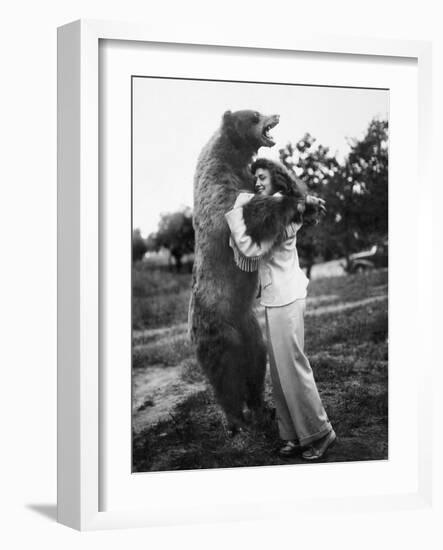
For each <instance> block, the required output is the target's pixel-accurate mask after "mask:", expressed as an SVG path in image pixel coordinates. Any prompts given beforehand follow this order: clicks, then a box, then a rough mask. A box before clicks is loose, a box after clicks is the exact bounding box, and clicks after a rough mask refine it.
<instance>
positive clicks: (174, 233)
mask: <svg viewBox="0 0 443 550" xmlns="http://www.w3.org/2000/svg"><path fill="white" fill-rule="evenodd" d="M155 241H156V245H157V246H158V247H159V248H161V247H164V248H167V249H168V250H169V253H170V255H171V257H173V258H174V260H175V265H176V267H177V271H179V270H180V269H181V267H182V258H183V256H184V255H185V254H190V253H191V252H193V251H194V242H195V237H194V228H193V226H192V212H191V209H190V208H185V209H184V210H181V211H178V212H171V213H166V214H162V216H161V218H160V222H159V225H158V231H157V234H156V239H155Z"/></svg>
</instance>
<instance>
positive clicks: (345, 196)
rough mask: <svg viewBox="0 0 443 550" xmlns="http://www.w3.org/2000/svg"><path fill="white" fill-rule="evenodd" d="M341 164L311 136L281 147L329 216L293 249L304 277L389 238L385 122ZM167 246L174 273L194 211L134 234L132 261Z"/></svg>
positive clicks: (187, 246) (355, 143)
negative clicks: (313, 269) (149, 231)
mask: <svg viewBox="0 0 443 550" xmlns="http://www.w3.org/2000/svg"><path fill="white" fill-rule="evenodd" d="M349 146H350V150H349V153H348V154H347V156H346V157H345V158H344V159H343V160H342V161H339V160H338V159H337V157H336V156H335V155H334V154H332V153H331V152H330V149H329V148H328V147H325V146H323V145H321V144H319V143H317V140H316V139H315V138H314V137H313V136H312V135H311V134H309V133H306V134H305V135H304V136H303V137H302V138H301V139H300V140H298V141H297V142H295V143H288V144H287V145H286V146H285V147H284V148H282V149H280V151H279V157H280V161H281V162H282V163H283V164H284V165H285V166H286V167H287V169H288V170H290V171H291V172H292V173H293V174H295V175H296V176H297V177H298V178H300V179H301V180H302V181H303V182H304V183H305V184H306V186H307V188H308V190H309V193H312V194H314V195H317V196H320V197H322V198H324V199H325V200H326V204H327V214H326V216H325V218H324V219H323V220H322V222H321V223H320V224H318V225H316V226H314V227H309V228H302V229H301V230H300V232H299V234H298V238H297V247H298V251H299V255H300V258H301V260H302V262H303V263H304V265H305V266H306V268H307V271H308V274H309V272H310V270H311V267H312V265H313V264H314V263H315V262H317V261H321V260H322V261H329V260H332V259H334V258H342V257H345V258H346V259H348V258H349V256H350V254H352V253H353V252H355V251H357V250H360V249H362V248H364V247H367V246H369V245H371V244H373V243H374V242H377V241H379V240H382V239H385V238H386V236H387V234H388V122H387V121H386V120H379V119H373V120H372V121H371V122H370V124H369V126H368V129H367V131H366V134H365V136H364V137H363V138H362V139H361V140H357V139H352V140H349ZM161 248H166V249H167V250H169V253H170V255H171V257H172V258H174V261H175V265H176V266H177V269H180V268H181V264H182V258H183V256H184V255H185V254H189V253H191V252H192V251H193V250H194V231H193V228H192V211H191V209H190V208H185V209H183V210H182V211H178V212H172V213H166V214H163V215H162V217H161V219H160V222H159V226H158V230H157V232H155V233H152V234H151V235H149V236H148V238H147V239H143V238H142V237H141V235H140V231H139V230H137V229H136V230H135V231H134V234H133V260H134V261H137V260H139V259H141V258H143V256H144V255H145V253H146V252H147V251H158V250H160V249H161Z"/></svg>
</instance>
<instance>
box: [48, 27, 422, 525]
mask: <svg viewBox="0 0 443 550" xmlns="http://www.w3.org/2000/svg"><path fill="white" fill-rule="evenodd" d="M101 40H116V41H126V42H127V44H128V46H129V48H130V47H131V44H135V43H140V42H144V43H147V44H157V45H158V44H175V45H180V44H183V45H189V44H193V45H195V46H198V48H200V49H201V50H202V51H204V50H205V49H208V50H209V48H212V47H220V48H230V51H231V53H232V54H233V55H235V54H236V51H238V52H240V51H242V52H244V51H247V50H246V49H248V48H251V49H254V50H257V49H259V50H263V51H267V50H268V51H272V52H274V53H276V54H277V55H281V56H282V59H284V58H285V55H286V54H287V53H288V52H310V53H312V54H313V55H314V54H319V55H320V54H325V53H330V54H333V55H332V57H333V56H371V57H379V58H380V57H385V58H389V59H390V60H391V62H392V64H393V66H395V63H396V60H398V61H399V62H400V61H401V60H402V59H406V58H409V59H412V60H414V62H415V63H416V64H417V71H418V76H417V81H418V86H419V87H418V104H417V112H418V126H417V132H416V133H417V137H418V150H417V158H418V157H419V158H420V163H417V164H418V176H417V177H418V180H419V187H420V189H421V193H420V194H419V196H418V198H417V200H415V201H413V203H412V204H415V206H416V208H417V216H418V217H419V219H420V224H418V223H417V226H416V227H417V233H418V234H417V235H416V237H417V239H418V238H420V237H421V236H424V237H425V238H423V239H421V242H422V243H429V242H430V239H428V238H426V237H429V235H430V232H431V226H430V223H431V222H430V220H429V217H427V216H426V215H425V212H426V206H427V205H426V203H425V199H424V198H423V197H424V194H425V190H426V189H427V188H428V186H429V185H430V177H429V170H430V162H428V160H429V150H430V125H431V123H430V121H431V112H430V79H431V74H430V73H431V47H430V44H429V43H427V42H409V41H390V40H369V39H357V38H337V37H336V38H330V37H314V36H308V35H302V34H300V33H298V35H297V37H295V38H293V37H281V38H278V39H275V38H270V39H268V38H262V37H260V38H257V40H254V41H251V40H250V39H248V38H247V37H232V36H230V37H229V39H227V38H226V37H225V36H224V35H223V32H222V31H220V34H219V35H218V36H211V37H208V36H205V33H204V31H203V30H202V32H201V33H200V34H199V35H198V36H192V37H190V36H187V34H186V29H184V30H183V31H182V32H180V33H176V32H174V33H173V35H171V36H166V35H164V34H163V33H161V32H160V33H158V34H156V32H155V31H153V30H152V29H150V28H148V27H145V26H143V25H137V24H126V23H117V22H112V23H111V22H101V21H77V22H74V23H70V24H68V25H65V26H63V27H61V28H60V29H59V31H58V52H59V54H58V189H59V193H58V281H59V283H58V521H59V522H60V523H63V524H65V525H68V526H70V527H73V528H76V529H80V530H90V529H105V528H118V527H135V526H151V525H162V524H163V525H166V524H174V523H195V522H199V521H218V520H232V519H258V518H261V517H263V516H264V504H265V502H266V498H267V497H266V491H267V489H266V487H267V485H266V482H265V483H264V487H265V489H264V493H265V495H264V497H263V500H262V501H260V502H258V501H254V500H253V498H252V497H251V498H250V499H249V501H248V499H246V501H245V502H247V503H248V506H242V499H241V498H240V499H239V500H240V505H237V506H236V505H235V504H234V502H232V503H231V504H230V503H229V499H228V498H226V499H225V500H224V501H220V502H216V500H214V502H207V501H206V502H204V503H202V504H201V506H189V505H188V504H189V503H188V500H187V498H185V497H183V495H182V496H180V495H178V496H177V497H176V498H174V503H170V505H169V506H168V503H167V502H165V503H164V505H163V506H162V505H159V506H152V505H146V506H143V507H137V506H130V505H128V504H127V502H122V505H121V506H114V507H113V509H112V510H103V509H102V508H101V496H100V483H102V482H103V472H101V467H102V458H103V457H102V456H101V453H102V452H103V449H104V447H103V445H102V443H101V439H102V433H101V422H102V418H101V415H102V413H103V408H102V407H101V405H100V398H101V397H103V393H102V392H103V389H102V388H101V373H102V367H103V365H102V364H101V357H100V346H99V342H100V330H101V325H100V322H101V319H100V301H101V299H102V294H101V289H100V285H99V280H100V266H101V263H100V262H101V252H102V251H101V249H100V242H101V241H100V231H101V226H100V223H99V213H100V212H101V209H102V208H103V204H102V201H101V194H100V184H99V182H100V179H99V155H100V141H99V135H100V128H99V112H100V99H99V72H100V66H99V63H100V61H99V60H100V56H99V43H100V41H101ZM413 133H414V130H413ZM415 160H417V159H415ZM413 165H414V164H413ZM391 207H392V208H394V207H395V205H391ZM415 253H416V254H417V255H419V256H420V262H418V263H419V265H423V266H425V265H426V266H427V267H429V265H430V263H431V261H432V259H431V258H432V248H431V244H428V245H426V244H424V245H422V247H421V248H420V250H419V251H416V252H415ZM417 270H418V271H417V277H418V278H421V277H425V276H426V273H425V272H424V268H423V270H420V268H419V267H417ZM419 288H420V287H417V288H415V289H414V290H413V291H412V292H414V293H416V294H417V295H416V296H415V295H414V296H415V297H416V298H417V300H416V301H417V304H418V307H419V308H420V314H421V315H422V317H423V318H426V319H431V318H432V315H429V314H428V313H429V312H428V311H427V309H426V308H429V307H430V305H429V304H428V305H427V304H426V303H425V302H430V300H427V301H425V300H422V301H420V299H419V298H420V296H419V293H424V292H430V290H428V291H424V290H423V288H421V289H420V290H419ZM429 322H431V321H428V323H429ZM421 330H422V334H421V341H422V342H423V341H426V340H427V339H428V340H429V338H430V335H429V333H430V332H431V331H429V333H427V331H426V327H425V326H422V327H421ZM424 347H426V346H424ZM424 353H425V354H426V353H430V352H424ZM428 359H430V358H429V357H428ZM430 377H431V360H426V357H424V360H423V362H422V366H421V370H420V376H419V383H418V384H417V385H416V386H415V390H414V391H416V398H417V401H418V406H417V418H416V425H417V428H418V435H417V446H416V447H417V453H418V455H417V461H416V463H414V464H416V465H417V466H418V470H417V472H416V473H417V475H416V477H414V479H411V480H410V481H411V483H410V484H409V485H408V488H407V490H405V491H402V490H398V491H393V492H391V493H389V492H388V493H387V494H383V495H380V494H369V493H368V494H355V495H354V494H352V492H351V493H349V494H347V495H338V494H337V496H336V497H334V494H333V492H331V493H330V494H329V497H328V499H327V500H325V498H324V497H323V496H321V495H320V496H319V494H318V492H315V491H314V492H313V496H312V498H311V499H309V498H306V497H304V498H302V499H297V498H295V497H294V498H293V497H292V495H288V496H287V498H286V499H285V503H284V504H285V506H283V501H279V497H278V494H273V495H272V497H271V496H269V499H270V502H271V501H272V502H273V503H274V506H273V511H272V512H270V511H269V510H267V511H266V515H267V517H269V516H270V515H271V516H272V515H273V517H283V516H284V515H285V514H287V513H289V512H290V513H293V512H294V510H295V509H296V510H297V511H301V510H303V511H304V512H307V513H309V512H310V511H311V512H312V511H315V510H319V509H320V508H321V507H322V506H323V507H325V506H331V505H333V506H334V508H335V509H336V510H338V509H340V510H343V511H347V510H351V509H353V510H355V509H360V510H364V511H371V510H381V509H392V508H417V507H423V506H430V503H431V496H432V475H431V472H432V467H431V466H432V464H431V457H432V452H431V428H430V427H431V399H430V393H429V392H430V388H431V384H430ZM128 430H129V426H128ZM325 466H326V465H325ZM347 467H348V468H349V467H351V468H352V465H348V466H347ZM322 468H323V467H322ZM245 470H250V469H242V474H241V475H243V476H246V477H250V479H251V480H252V479H253V478H252V477H251V476H250V474H249V473H248V472H246V471H245ZM271 470H272V469H271ZM274 471H275V470H274ZM322 471H323V474H322V476H323V477H324V476H325V475H327V470H325V469H324V468H323V470H322ZM269 472H270V469H269V468H266V469H263V474H262V475H263V476H264V477H266V478H267V479H271V478H270V476H271V477H272V474H270V473H269ZM219 474H220V473H218V474H217V473H216V472H209V471H206V472H187V473H186V472H181V473H179V474H177V473H166V474H163V473H162V474H150V475H153V476H155V477H151V480H152V483H151V485H152V490H153V491H158V490H159V489H158V487H160V486H161V484H162V483H169V484H171V482H172V484H174V483H175V484H178V485H179V484H180V483H181V481H180V480H184V482H185V484H184V485H183V487H186V481H189V479H192V483H194V484H198V483H199V480H200V484H202V481H201V480H202V478H201V477H200V478H199V480H198V479H197V478H196V475H200V476H201V475H203V476H205V477H204V482H203V484H205V485H207V483H208V479H210V482H212V481H213V480H214V479H215V476H217V475H218V476H219ZM239 475H240V474H239V472H235V471H232V470H231V471H225V472H223V481H224V482H225V483H226V479H227V476H231V479H233V478H235V479H236V482H239ZM254 475H257V469H256V472H255V473H254ZM338 475H343V471H342V472H341V473H339V474H338ZM174 476H176V477H175V478H174ZM177 476H181V477H180V478H179V477H177ZM322 476H320V477H322ZM271 482H272V480H271ZM148 483H149V479H148ZM410 487H413V489H410ZM315 494H317V496H315ZM209 498H210V495H209ZM236 498H237V497H236ZM151 500H152V499H151ZM232 500H234V499H232ZM237 500H238V499H237ZM154 501H155V499H154ZM275 503H277V506H275ZM279 503H280V504H281V506H278V504H279ZM151 504H152V503H151Z"/></svg>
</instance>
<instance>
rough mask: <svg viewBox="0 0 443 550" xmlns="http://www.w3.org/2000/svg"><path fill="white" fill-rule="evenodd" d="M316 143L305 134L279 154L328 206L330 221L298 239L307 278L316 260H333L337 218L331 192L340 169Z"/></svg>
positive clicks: (301, 232) (324, 148)
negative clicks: (332, 235)
mask: <svg viewBox="0 0 443 550" xmlns="http://www.w3.org/2000/svg"><path fill="white" fill-rule="evenodd" d="M315 142H316V139H315V138H314V137H313V136H311V134H309V133H306V134H305V135H304V136H303V137H302V139H300V140H299V141H298V142H297V143H296V144H295V145H293V144H292V143H288V144H287V145H286V147H284V148H283V149H280V151H279V154H280V160H281V162H282V163H283V164H284V165H285V166H286V167H287V168H288V170H290V171H291V172H293V173H294V174H295V175H296V176H298V177H299V178H300V179H301V180H302V181H303V182H304V183H305V185H306V186H307V188H308V191H309V193H310V194H313V195H319V196H321V197H322V198H324V199H325V200H326V202H327V207H328V215H327V217H326V218H325V219H324V220H323V221H322V223H321V224H319V225H317V226H314V227H309V228H306V227H303V228H302V229H301V230H300V233H299V235H298V238H297V248H298V251H299V254H300V257H301V260H302V264H304V265H305V266H306V271H307V276H308V277H310V274H311V269H312V266H313V264H314V263H315V260H316V258H317V257H319V256H322V257H323V258H325V259H331V258H332V257H333V246H331V245H332V243H331V238H332V237H331V226H332V225H333V224H334V218H333V216H332V215H331V212H330V205H329V201H328V190H329V184H330V182H331V181H332V180H333V178H334V177H335V176H336V174H337V172H338V171H339V169H340V165H339V163H338V161H337V160H336V158H335V157H334V156H332V155H331V154H330V153H329V149H328V147H324V146H323V145H317V146H314V144H315Z"/></svg>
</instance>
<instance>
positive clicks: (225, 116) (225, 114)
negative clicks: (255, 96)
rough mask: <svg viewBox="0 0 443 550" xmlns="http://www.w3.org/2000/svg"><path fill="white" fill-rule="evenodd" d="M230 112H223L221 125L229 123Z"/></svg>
mask: <svg viewBox="0 0 443 550" xmlns="http://www.w3.org/2000/svg"><path fill="white" fill-rule="evenodd" d="M231 115H232V111H225V113H224V115H223V123H224V124H229V123H230V122H231Z"/></svg>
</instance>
